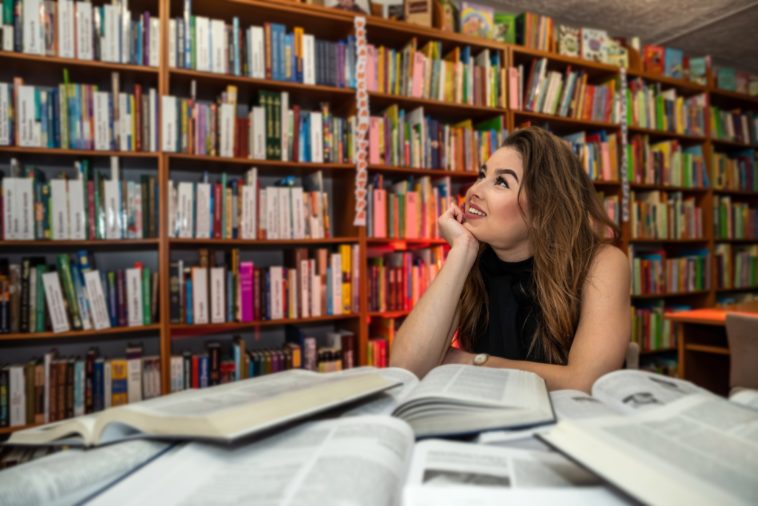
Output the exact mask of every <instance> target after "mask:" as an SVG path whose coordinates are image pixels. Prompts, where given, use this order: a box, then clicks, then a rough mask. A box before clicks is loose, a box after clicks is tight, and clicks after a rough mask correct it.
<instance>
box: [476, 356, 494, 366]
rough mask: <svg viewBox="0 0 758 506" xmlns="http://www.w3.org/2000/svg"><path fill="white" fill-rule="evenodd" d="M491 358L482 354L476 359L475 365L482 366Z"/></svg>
mask: <svg viewBox="0 0 758 506" xmlns="http://www.w3.org/2000/svg"><path fill="white" fill-rule="evenodd" d="M488 358H490V356H489V355H487V354H486V353H480V354H478V355H476V356H475V357H474V365H482V364H484V363H485V362H486V361H487V359H488Z"/></svg>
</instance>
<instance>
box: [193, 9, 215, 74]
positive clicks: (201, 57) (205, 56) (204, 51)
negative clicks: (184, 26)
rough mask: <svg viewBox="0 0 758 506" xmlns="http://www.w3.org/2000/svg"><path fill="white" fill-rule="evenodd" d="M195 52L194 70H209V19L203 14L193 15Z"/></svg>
mask: <svg viewBox="0 0 758 506" xmlns="http://www.w3.org/2000/svg"><path fill="white" fill-rule="evenodd" d="M195 52H196V63H197V68H196V70H199V71H201V72H210V70H211V61H210V60H211V50H210V20H209V19H208V18H206V17H203V16H196V17H195Z"/></svg>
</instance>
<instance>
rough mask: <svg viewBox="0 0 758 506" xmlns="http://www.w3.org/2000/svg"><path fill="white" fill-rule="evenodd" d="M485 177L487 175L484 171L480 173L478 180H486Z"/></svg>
mask: <svg viewBox="0 0 758 506" xmlns="http://www.w3.org/2000/svg"><path fill="white" fill-rule="evenodd" d="M485 176H486V174H485V173H484V171H483V170H482V171H480V172H479V176H477V179H480V180H481V179H484V178H485Z"/></svg>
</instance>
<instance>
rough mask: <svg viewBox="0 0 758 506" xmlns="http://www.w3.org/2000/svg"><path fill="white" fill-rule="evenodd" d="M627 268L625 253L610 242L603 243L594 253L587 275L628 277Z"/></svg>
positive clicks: (589, 276) (627, 261)
mask: <svg viewBox="0 0 758 506" xmlns="http://www.w3.org/2000/svg"><path fill="white" fill-rule="evenodd" d="M629 269H630V266H629V259H628V257H627V256H626V254H625V253H624V252H623V251H622V250H621V249H619V248H617V247H616V246H613V245H612V244H604V245H602V246H601V247H600V248H598V250H597V252H596V253H595V256H594V258H593V259H592V264H591V265H590V269H589V272H588V273H587V277H588V278H598V277H601V278H608V277H610V278H611V279H618V278H619V277H622V278H623V277H628V276H629Z"/></svg>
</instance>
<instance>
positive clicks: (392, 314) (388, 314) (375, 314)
mask: <svg viewBox="0 0 758 506" xmlns="http://www.w3.org/2000/svg"><path fill="white" fill-rule="evenodd" d="M410 313H411V312H410V311H405V310H397V311H369V313H368V315H369V316H370V317H371V318H388V319H389V318H404V317H406V316H408V315H409V314H410Z"/></svg>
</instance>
